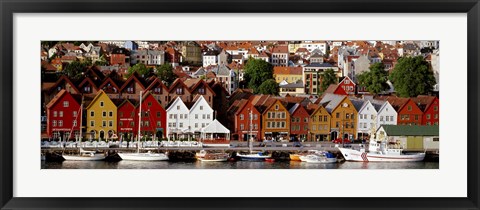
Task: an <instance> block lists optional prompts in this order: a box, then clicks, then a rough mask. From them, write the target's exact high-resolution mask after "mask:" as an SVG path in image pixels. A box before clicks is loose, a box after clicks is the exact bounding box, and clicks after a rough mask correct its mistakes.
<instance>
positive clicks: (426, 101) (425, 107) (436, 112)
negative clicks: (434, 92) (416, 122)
mask: <svg viewBox="0 0 480 210" xmlns="http://www.w3.org/2000/svg"><path fill="white" fill-rule="evenodd" d="M412 100H413V101H415V103H416V104H417V105H418V107H419V108H420V109H421V110H422V111H423V117H422V125H438V124H439V120H440V108H439V106H440V105H439V100H438V98H437V97H435V96H425V95H420V96H417V97H416V98H413V99H412Z"/></svg>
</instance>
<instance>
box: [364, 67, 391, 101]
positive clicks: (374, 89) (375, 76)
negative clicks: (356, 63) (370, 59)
mask: <svg viewBox="0 0 480 210" xmlns="http://www.w3.org/2000/svg"><path fill="white" fill-rule="evenodd" d="M387 81H388V72H387V71H385V66H384V65H383V63H375V64H373V65H371V66H370V71H368V72H364V73H362V74H359V75H358V82H359V84H360V85H362V86H364V87H365V88H366V89H367V90H368V92H370V93H374V94H378V93H380V92H382V91H385V90H388V89H389V88H390V86H389V85H388V83H387Z"/></svg>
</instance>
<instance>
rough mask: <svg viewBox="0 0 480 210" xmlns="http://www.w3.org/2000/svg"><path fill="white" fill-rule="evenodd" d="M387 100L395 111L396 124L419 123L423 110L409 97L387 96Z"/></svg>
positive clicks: (420, 122)
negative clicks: (396, 115) (396, 114)
mask: <svg viewBox="0 0 480 210" xmlns="http://www.w3.org/2000/svg"><path fill="white" fill-rule="evenodd" d="M387 100H388V102H389V103H390V104H391V105H392V107H393V108H394V109H395V110H396V111H397V113H398V117H397V125H421V124H422V116H423V112H422V110H420V108H418V106H417V104H415V101H413V100H412V99H410V98H397V97H388V98H387Z"/></svg>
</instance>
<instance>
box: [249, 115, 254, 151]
mask: <svg viewBox="0 0 480 210" xmlns="http://www.w3.org/2000/svg"><path fill="white" fill-rule="evenodd" d="M249 118H250V125H249V126H250V128H249V130H250V131H249V134H250V135H249V137H250V138H249V139H248V140H249V141H250V153H252V148H253V137H252V118H253V115H252V110H251V109H250V113H249Z"/></svg>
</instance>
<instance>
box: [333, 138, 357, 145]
mask: <svg viewBox="0 0 480 210" xmlns="http://www.w3.org/2000/svg"><path fill="white" fill-rule="evenodd" d="M332 142H333V143H334V144H341V143H342V139H341V138H337V139H335V140H333V141H332ZM343 143H345V144H350V143H352V141H350V140H349V139H347V138H345V139H343Z"/></svg>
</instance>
